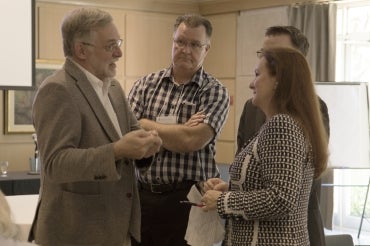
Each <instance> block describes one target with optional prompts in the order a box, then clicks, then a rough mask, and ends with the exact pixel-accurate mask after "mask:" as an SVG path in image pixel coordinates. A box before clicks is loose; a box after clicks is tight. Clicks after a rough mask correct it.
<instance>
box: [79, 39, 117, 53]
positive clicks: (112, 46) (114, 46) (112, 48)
mask: <svg viewBox="0 0 370 246" xmlns="http://www.w3.org/2000/svg"><path fill="white" fill-rule="evenodd" d="M81 43H82V44H83V45H88V46H93V47H96V45H95V44H92V43H88V42H81ZM122 43H123V40H122V39H117V40H116V41H113V42H112V43H111V44H108V45H105V46H103V47H104V49H105V50H106V51H107V52H113V51H115V50H116V49H118V48H119V47H121V45H122Z"/></svg>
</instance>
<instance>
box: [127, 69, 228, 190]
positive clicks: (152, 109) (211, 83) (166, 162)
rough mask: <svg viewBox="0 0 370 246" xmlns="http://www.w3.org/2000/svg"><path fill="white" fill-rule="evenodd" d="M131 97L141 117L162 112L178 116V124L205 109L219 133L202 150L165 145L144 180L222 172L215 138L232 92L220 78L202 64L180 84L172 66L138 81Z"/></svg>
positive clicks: (164, 180)
mask: <svg viewBox="0 0 370 246" xmlns="http://www.w3.org/2000/svg"><path fill="white" fill-rule="evenodd" d="M128 100H129V103H130V104H131V108H132V110H133V112H134V114H135V116H136V117H137V119H142V118H146V119H149V120H153V121H156V118H157V117H160V116H175V117H176V119H177V124H184V123H185V122H187V121H188V120H189V119H190V117H191V116H192V115H193V114H195V113H197V112H199V111H203V112H204V113H205V115H206V118H205V119H204V121H203V122H204V123H206V124H208V125H210V126H211V127H212V128H213V130H214V132H215V133H216V135H215V137H214V138H213V139H212V140H211V141H210V142H209V143H208V144H207V145H206V146H205V147H204V148H202V149H200V150H198V151H194V152H188V153H177V152H172V151H169V150H167V149H164V148H163V149H162V150H161V151H160V152H159V153H157V154H156V156H155V159H154V162H153V164H152V165H151V167H150V168H149V170H148V171H147V172H145V173H139V177H138V178H139V180H140V181H141V182H144V183H173V182H178V181H182V180H194V181H200V180H205V179H208V178H211V177H218V176H219V172H218V169H217V167H216V163H215V160H214V156H215V153H216V150H215V142H216V139H217V137H218V136H219V134H220V131H221V129H222V127H223V126H224V124H225V121H226V117H227V114H228V111H229V94H228V91H227V89H226V87H225V86H224V85H222V84H221V83H220V82H219V81H218V80H217V79H215V78H214V77H212V76H211V75H209V74H207V73H206V72H205V71H204V70H203V68H200V69H199V70H198V71H197V73H196V74H195V75H194V76H193V78H192V79H191V81H190V82H188V83H186V84H184V85H178V84H176V83H174V81H173V79H172V76H171V67H170V68H167V69H163V70H161V71H159V72H156V73H152V74H149V75H147V76H145V77H143V78H141V79H139V80H138V81H136V82H135V84H134V86H133V88H132V89H131V91H130V93H129V96H128Z"/></svg>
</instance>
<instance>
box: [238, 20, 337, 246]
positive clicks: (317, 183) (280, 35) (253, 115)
mask: <svg viewBox="0 0 370 246" xmlns="http://www.w3.org/2000/svg"><path fill="white" fill-rule="evenodd" d="M276 46H279V47H281V46H283V47H292V48H296V49H297V50H300V51H301V52H302V53H303V54H304V55H305V56H306V55H307V52H308V48H309V43H308V41H307V38H306V37H305V36H304V34H303V33H302V32H301V31H300V30H298V29H297V28H295V27H293V26H272V27H269V28H268V29H267V30H266V33H265V39H264V42H263V46H262V49H266V48H270V47H276ZM258 54H259V52H257V55H258ZM319 102H320V110H321V114H322V120H323V122H324V126H325V129H326V132H327V134H328V135H329V133H330V129H329V114H328V108H327V106H326V104H325V102H324V101H323V100H321V98H319ZM264 122H265V115H264V113H263V112H262V111H261V110H260V109H259V108H257V107H256V106H254V105H253V104H252V100H251V99H249V100H247V102H246V103H245V105H244V109H243V112H242V115H241V117H240V121H239V128H238V136H237V143H238V150H237V152H239V151H240V150H241V149H242V148H243V146H245V145H246V143H248V141H250V140H251V139H252V138H253V137H254V136H255V135H256V133H257V132H258V131H259V129H260V127H261V126H262V125H263V123H264ZM320 190H321V179H316V180H314V182H313V184H312V188H311V195H310V200H309V204H308V232H309V237H310V244H311V246H323V245H325V235H324V227H323V223H322V218H321V213H320V208H319V198H320Z"/></svg>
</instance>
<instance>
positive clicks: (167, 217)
mask: <svg viewBox="0 0 370 246" xmlns="http://www.w3.org/2000/svg"><path fill="white" fill-rule="evenodd" d="M190 188H191V186H189V188H188V189H180V190H174V191H170V192H166V193H161V194H158V193H152V192H151V191H148V190H143V189H140V188H139V190H140V202H141V243H136V242H133V243H132V245H133V246H136V245H140V246H157V245H158V246H174V245H176V246H182V245H184V246H186V245H188V244H187V243H186V241H185V239H184V237H185V233H186V228H187V225H188V219H189V213H190V205H188V204H183V203H180V201H183V200H187V198H186V196H187V194H188V193H189V190H190Z"/></svg>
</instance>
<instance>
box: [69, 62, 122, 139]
mask: <svg viewBox="0 0 370 246" xmlns="http://www.w3.org/2000/svg"><path fill="white" fill-rule="evenodd" d="M65 70H66V71H67V72H68V73H70V75H71V76H72V77H74V78H75V80H76V86H77V87H78V88H79V89H80V91H81V94H82V95H83V96H84V97H85V98H86V101H87V102H88V104H89V105H90V107H91V110H92V111H93V112H94V114H95V116H96V118H97V120H98V121H99V122H100V124H101V126H102V128H103V129H104V131H105V132H106V134H107V136H108V137H109V138H110V140H111V141H117V140H118V139H119V138H120V137H119V135H118V133H117V131H116V130H115V128H114V126H113V123H112V122H111V120H110V118H109V115H108V113H107V111H106V110H105V108H104V106H103V104H102V103H101V101H100V99H99V97H98V95H97V94H96V92H95V90H94V88H93V87H92V86H91V84H90V82H89V81H88V80H87V78H86V76H85V74H84V73H83V72H82V71H81V70H80V69H79V68H78V67H77V66H76V65H75V64H74V63H73V62H72V61H70V60H69V59H67V60H66V63H65Z"/></svg>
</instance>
